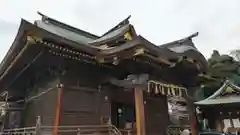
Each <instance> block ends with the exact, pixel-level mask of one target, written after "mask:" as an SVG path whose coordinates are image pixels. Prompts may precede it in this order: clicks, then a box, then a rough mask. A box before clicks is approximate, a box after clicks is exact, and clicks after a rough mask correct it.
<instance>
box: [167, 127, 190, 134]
mask: <svg viewBox="0 0 240 135" xmlns="http://www.w3.org/2000/svg"><path fill="white" fill-rule="evenodd" d="M184 129H190V126H189V125H182V126H180V125H169V126H168V128H167V135H181V132H182V131H183V130H184Z"/></svg>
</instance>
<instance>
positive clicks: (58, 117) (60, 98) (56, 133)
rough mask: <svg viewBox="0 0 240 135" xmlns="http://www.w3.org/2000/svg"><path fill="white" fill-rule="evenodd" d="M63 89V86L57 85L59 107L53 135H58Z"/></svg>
mask: <svg viewBox="0 0 240 135" xmlns="http://www.w3.org/2000/svg"><path fill="white" fill-rule="evenodd" d="M62 88H63V85H62V84H58V85H57V89H58V91H57V94H58V96H57V106H56V113H55V121H54V125H53V127H54V128H53V135H58V126H59V123H60V110H61V100H62Z"/></svg>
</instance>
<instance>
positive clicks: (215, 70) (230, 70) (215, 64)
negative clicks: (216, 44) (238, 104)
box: [199, 50, 240, 98]
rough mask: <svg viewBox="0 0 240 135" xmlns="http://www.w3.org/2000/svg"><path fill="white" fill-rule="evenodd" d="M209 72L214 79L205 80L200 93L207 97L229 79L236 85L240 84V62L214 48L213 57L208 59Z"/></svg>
mask: <svg viewBox="0 0 240 135" xmlns="http://www.w3.org/2000/svg"><path fill="white" fill-rule="evenodd" d="M208 66H209V72H208V75H209V76H210V77H212V78H213V79H212V80H211V81H209V80H208V81H205V82H204V83H203V85H202V87H201V92H202V93H199V94H202V95H204V96H203V98H207V97H208V96H210V95H211V94H213V93H214V92H215V91H216V90H218V89H219V88H220V87H221V85H222V83H223V82H224V81H225V80H226V79H229V80H230V81H232V82H233V83H234V84H236V85H240V63H239V62H238V61H235V60H234V59H233V57H231V56H229V55H221V54H220V53H219V52H218V51H216V50H214V51H213V54H212V56H211V58H210V59H209V60H208Z"/></svg>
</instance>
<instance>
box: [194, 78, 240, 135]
mask: <svg viewBox="0 0 240 135" xmlns="http://www.w3.org/2000/svg"><path fill="white" fill-rule="evenodd" d="M239 94H240V87H239V86H236V85H234V84H233V83H232V82H231V81H229V80H226V81H225V83H224V84H223V85H222V87H221V88H219V89H218V90H217V91H216V92H215V93H214V94H213V95H211V96H210V97H208V98H206V99H204V100H201V101H198V102H195V104H196V105H197V106H198V108H199V110H200V112H201V113H200V115H201V118H202V119H201V120H205V121H206V122H205V123H204V124H205V125H202V128H203V130H209V129H214V130H217V131H219V132H236V131H239V128H240V121H239V118H240V110H239V109H240V108H239V105H240V95H239Z"/></svg>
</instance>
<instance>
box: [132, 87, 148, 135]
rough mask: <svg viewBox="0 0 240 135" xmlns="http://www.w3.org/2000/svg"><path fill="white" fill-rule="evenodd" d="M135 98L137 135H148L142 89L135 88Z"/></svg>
mask: <svg viewBox="0 0 240 135" xmlns="http://www.w3.org/2000/svg"><path fill="white" fill-rule="evenodd" d="M134 96H135V108H136V127H137V135H146V126H145V112H144V101H143V90H142V89H141V88H135V89H134Z"/></svg>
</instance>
